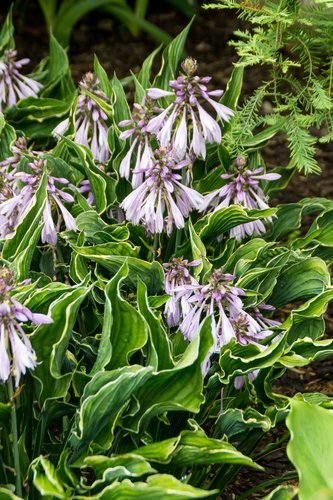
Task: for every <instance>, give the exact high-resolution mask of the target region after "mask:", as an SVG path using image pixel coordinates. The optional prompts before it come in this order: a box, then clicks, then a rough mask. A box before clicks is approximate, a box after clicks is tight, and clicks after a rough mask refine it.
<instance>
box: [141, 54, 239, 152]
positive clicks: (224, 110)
mask: <svg viewBox="0 0 333 500" xmlns="http://www.w3.org/2000/svg"><path fill="white" fill-rule="evenodd" d="M197 67H198V65H197V62H196V61H195V59H192V58H191V57H188V58H187V59H185V61H184V62H183V64H182V69H183V73H181V74H180V76H178V78H177V79H176V80H171V81H170V82H169V86H170V87H171V89H172V91H165V90H161V89H157V88H152V89H149V90H148V92H147V94H148V97H150V98H151V99H159V98H161V97H167V96H168V97H169V96H170V97H172V98H173V100H172V102H171V104H169V106H168V107H167V108H166V109H165V110H163V111H162V112H161V113H160V114H158V115H157V116H155V117H154V118H152V119H151V120H150V121H149V123H148V125H147V130H148V132H150V133H153V134H155V135H156V137H157V139H158V141H159V142H160V144H161V146H164V147H167V146H168V145H169V144H170V142H171V141H172V143H173V147H174V150H175V153H176V154H177V156H178V157H179V158H180V159H182V158H184V157H185V155H186V153H187V152H192V153H193V154H194V156H195V157H201V158H205V157H206V143H214V142H215V143H217V144H219V143H220V142H221V139H222V136H221V129H220V126H219V124H218V123H217V122H216V120H215V119H214V118H212V117H211V116H210V115H209V114H208V113H207V111H205V109H204V108H203V106H202V104H201V103H200V101H203V102H206V103H208V104H210V105H211V106H212V107H213V108H214V110H215V112H216V113H217V115H218V117H219V118H220V120H221V121H222V122H226V121H229V119H230V118H231V117H232V115H233V111H232V110H231V109H230V108H228V107H227V106H224V105H223V104H221V103H219V102H217V101H214V99H212V97H221V96H222V94H223V91H222V90H212V91H208V89H207V86H206V84H207V83H209V81H210V80H211V77H210V76H205V77H199V76H197V75H195V72H196V71H197Z"/></svg>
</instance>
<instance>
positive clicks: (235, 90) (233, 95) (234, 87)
mask: <svg viewBox="0 0 333 500" xmlns="http://www.w3.org/2000/svg"><path fill="white" fill-rule="evenodd" d="M243 75H244V67H243V66H235V67H234V68H233V70H232V73H231V76H230V78H229V80H228V83H227V88H226V91H225V93H224V94H223V96H222V98H221V100H220V102H221V103H222V104H224V105H225V106H228V107H229V108H231V109H233V110H234V111H236V109H237V103H238V99H239V96H240V94H241V90H242V85H243Z"/></svg>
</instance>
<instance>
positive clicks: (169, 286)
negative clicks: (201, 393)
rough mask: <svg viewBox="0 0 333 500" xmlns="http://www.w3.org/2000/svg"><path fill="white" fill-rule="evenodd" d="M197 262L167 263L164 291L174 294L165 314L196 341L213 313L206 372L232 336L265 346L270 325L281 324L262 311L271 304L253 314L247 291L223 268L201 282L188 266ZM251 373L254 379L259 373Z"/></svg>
mask: <svg viewBox="0 0 333 500" xmlns="http://www.w3.org/2000/svg"><path fill="white" fill-rule="evenodd" d="M197 264H198V263H197V261H193V262H191V263H188V262H187V261H182V260H181V259H173V261H172V262H171V263H170V264H164V267H165V268H166V269H167V271H168V272H167V274H166V278H165V291H166V292H167V293H170V294H171V295H172V297H171V298H170V299H169V300H168V302H167V303H166V306H165V314H166V318H167V322H168V324H169V326H179V329H180V331H181V332H182V333H183V335H184V337H185V338H186V339H187V340H193V338H194V337H195V335H196V334H197V332H198V330H199V325H200V322H201V320H202V319H203V317H204V316H207V315H210V316H211V318H212V335H213V339H214V345H213V348H212V349H211V352H210V353H209V356H208V357H207V359H206V360H205V361H204V363H203V372H204V373H206V372H207V370H208V367H209V358H210V356H211V354H213V353H214V352H215V353H218V352H220V349H221V347H223V346H224V345H226V344H228V343H229V342H230V341H231V340H232V339H235V340H236V341H237V342H238V343H240V344H243V345H245V344H249V343H252V344H255V345H257V346H258V347H259V348H260V349H265V347H264V346H263V345H261V344H260V343H259V341H260V340H263V339H265V338H267V337H269V336H270V335H272V331H271V330H270V329H269V326H279V325H280V323H279V322H278V321H273V320H270V319H268V318H265V317H264V316H263V314H262V313H261V311H260V309H262V310H273V309H274V308H273V307H272V306H267V305H262V306H260V308H259V307H257V308H256V310H255V311H254V313H253V315H251V314H249V313H248V312H246V311H245V310H244V304H243V301H242V299H241V297H242V296H244V295H245V292H244V290H242V289H241V288H239V287H236V286H235V285H234V284H233V283H232V282H233V281H234V279H235V276H233V275H231V274H224V273H223V272H222V270H221V269H217V270H215V271H213V273H212V275H211V276H210V278H209V280H208V283H207V284H205V285H200V284H199V283H198V282H197V281H196V280H195V279H194V278H193V277H191V276H190V275H189V272H188V269H187V266H195V265H197ZM250 375H251V377H252V380H253V378H255V377H256V375H257V372H253V373H251V374H250ZM251 377H250V378H251ZM243 383H244V378H242V377H237V378H236V379H235V385H236V386H237V387H241V386H242V384H243Z"/></svg>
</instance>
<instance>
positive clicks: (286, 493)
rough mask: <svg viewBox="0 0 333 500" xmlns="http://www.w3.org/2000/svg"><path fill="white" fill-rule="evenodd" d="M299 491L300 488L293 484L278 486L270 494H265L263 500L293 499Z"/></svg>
mask: <svg viewBox="0 0 333 500" xmlns="http://www.w3.org/2000/svg"><path fill="white" fill-rule="evenodd" d="M297 493H298V488H297V487H296V486H293V485H291V484H290V485H288V486H278V487H277V488H275V489H274V490H273V491H271V492H270V493H269V494H268V495H265V496H264V497H263V499H262V500H292V498H295V497H296V495H297Z"/></svg>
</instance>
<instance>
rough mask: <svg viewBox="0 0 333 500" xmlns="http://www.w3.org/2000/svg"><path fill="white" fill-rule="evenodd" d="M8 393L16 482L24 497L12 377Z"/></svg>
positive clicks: (19, 493)
mask: <svg viewBox="0 0 333 500" xmlns="http://www.w3.org/2000/svg"><path fill="white" fill-rule="evenodd" d="M8 395H9V400H10V402H11V404H12V406H11V421H12V433H13V453H14V467H15V482H16V494H17V496H19V497H22V478H21V468H20V455H19V449H18V434H17V417H16V403H15V400H14V397H13V396H14V388H13V380H12V377H9V381H8Z"/></svg>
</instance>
